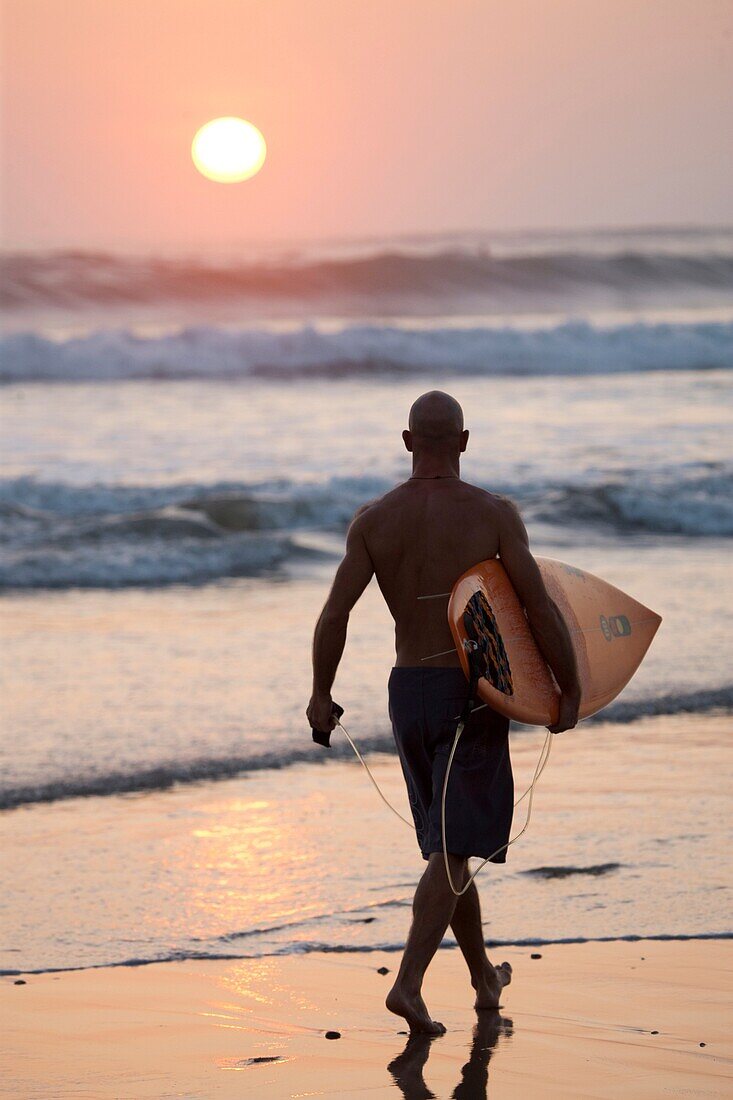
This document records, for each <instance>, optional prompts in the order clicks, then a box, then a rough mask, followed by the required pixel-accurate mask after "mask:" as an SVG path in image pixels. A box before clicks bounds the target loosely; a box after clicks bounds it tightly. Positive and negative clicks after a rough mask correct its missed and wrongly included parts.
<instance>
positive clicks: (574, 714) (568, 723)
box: [547, 692, 580, 733]
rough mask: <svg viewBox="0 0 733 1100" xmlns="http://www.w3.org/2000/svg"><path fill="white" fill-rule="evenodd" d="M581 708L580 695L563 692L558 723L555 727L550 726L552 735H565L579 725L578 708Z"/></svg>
mask: <svg viewBox="0 0 733 1100" xmlns="http://www.w3.org/2000/svg"><path fill="white" fill-rule="evenodd" d="M579 706H580V693H579V692H578V693H577V694H576V693H573V694H568V692H563V693H562V695H561V696H560V709H559V711H558V715H557V722H556V723H555V725H554V726H548V727H547V728H548V730H549V731H550V733H564V731H565V730H571V729H572V728H573V726H577V724H578V708H579Z"/></svg>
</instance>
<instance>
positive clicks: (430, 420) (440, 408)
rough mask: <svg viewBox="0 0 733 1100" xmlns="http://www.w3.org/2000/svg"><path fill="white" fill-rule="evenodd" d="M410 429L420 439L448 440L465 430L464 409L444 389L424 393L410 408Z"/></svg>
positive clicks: (453, 438) (426, 440)
mask: <svg viewBox="0 0 733 1100" xmlns="http://www.w3.org/2000/svg"><path fill="white" fill-rule="evenodd" d="M409 426H410V431H411V432H412V434H413V435H414V436H417V437H418V438H419V439H420V440H425V442H428V441H434V442H436V443H438V442H448V441H450V440H455V439H456V438H457V437H458V436H459V435H460V434H461V432H462V431H463V409H462V408H461V406H460V405H459V404H458V402H457V401H456V399H455V397H451V395H450V394H449V393H443V391H442V390H430V391H429V392H428V393H424V394H422V396H420V397H418V399H417V401H415V403H414V404H413V406H412V408H411V409H410V419H409Z"/></svg>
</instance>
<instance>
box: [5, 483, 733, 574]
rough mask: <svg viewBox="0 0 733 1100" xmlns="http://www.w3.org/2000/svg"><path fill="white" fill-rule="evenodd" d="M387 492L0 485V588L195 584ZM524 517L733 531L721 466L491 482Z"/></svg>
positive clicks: (261, 557) (320, 547)
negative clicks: (585, 479)
mask: <svg viewBox="0 0 733 1100" xmlns="http://www.w3.org/2000/svg"><path fill="white" fill-rule="evenodd" d="M389 488H391V483H390V482H389V481H387V480H385V479H382V478H377V477H351V478H346V477H345V478H331V479H330V480H327V481H324V482H321V483H315V484H314V483H310V482H306V483H302V484H300V483H297V482H292V481H287V480H280V481H271V482H262V483H259V484H247V483H243V482H221V483H218V484H215V485H196V484H182V485H172V486H152V487H143V486H124V485H105V484H94V485H90V486H84V487H80V486H73V485H68V484H64V483H63V482H47V481H37V480H36V479H35V478H33V477H27V476H25V477H18V478H9V479H6V480H4V481H0V589H3V588H4V589H29V588H119V587H129V586H162V585H171V584H201V583H205V582H208V581H212V580H216V579H218V578H222V577H239V576H252V575H256V574H258V573H262V572H263V571H270V570H275V569H280V568H281V567H282V566H283V565H284V564H285V563H286V562H288V561H290V560H292V559H294V558H297V557H307V556H313V555H323V554H324V553H334V552H338V550H339V549H340V539H333V538H332V539H331V540H329V539H328V538H327V537H326V538H325V539H324V538H323V537H320V536H328V534H329V533H335V534H338V535H339V536H340V535H341V534H342V533H343V531H344V530H345V528H346V526H347V525H348V523H349V521H350V519H351V517H352V516H353V514H354V512H355V510H356V509H357V508H358V507H359V506H360V505H362V504H364V503H366V502H367V501H369V500H371V499H373V498H375V497H377V496H379V495H380V494H382V493H384V492H386V491H387V490H388V489H389ZM493 488H494V489H495V490H497V491H499V492H502V493H506V494H508V495H509V496H512V497H513V498H514V499H515V500H516V501H517V502H518V504H519V505H520V507H521V508H522V511H523V513H524V515H525V518H526V519H527V520H541V521H544V522H546V523H549V524H558V525H561V526H563V525H564V526H567V524H568V522H569V521H571V522H573V523H582V524H591V525H592V524H596V525H599V524H600V525H604V526H606V527H613V528H615V529H616V530H621V531H623V532H625V533H634V532H654V533H657V534H669V535H673V534H682V535H687V536H691V537H714V536H717V537H726V536H731V535H733V493H732V492H731V489H732V488H733V471H731V470H730V469H728V468H727V467H726V466H724V465H723V464H722V463H707V464H696V465H691V466H681V467H678V468H672V469H670V470H664V471H661V472H650V471H629V472H627V473H626V474H618V475H616V476H615V477H614V479H613V480H606V481H603V482H601V483H599V484H595V485H575V484H560V485H558V484H554V483H547V482H541V481H532V479H530V478H527V479H525V480H523V481H522V482H518V483H517V484H511V483H508V482H507V483H502V484H497V485H494V486H493Z"/></svg>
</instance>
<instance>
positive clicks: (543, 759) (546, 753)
mask: <svg viewBox="0 0 733 1100" xmlns="http://www.w3.org/2000/svg"><path fill="white" fill-rule="evenodd" d="M336 725H337V726H338V727H339V728H340V729H341V730H342V731H343V733H344V735H345V737H346V740H347V741H348V742H349V744H350V745H351V747H352V749H353V750H354V752H355V753H356V755H357V757H358V759H359V761H360V762H361V764H363V766H364V768H365V770H366V773H367V775H368V776H369V778H370V779H371V781H372V783H373V785H374V788H375V790H376V792H377V794H378V795H379V797H380V798H381V799H382V802H384V804H385V806H388V807H389V809H390V810H391V811H392V813H393V814H396V815H397V817H398V818H399V819H400V821H404V823H405V825H409V827H410V828H411V829H413V830H414V829H415V825H414V823H413V822H412V821H408V820H407V818H406V817H403V816H402V814H401V813H400V812H399V810H396V809H395V807H394V806H393V805H392V803H391V802H390V801H389V799H388V798H387V797H386V796H385V795H384V794H383V792H382V789H381V787H380V786H379V784H378V783H377V781H376V779H375V778H374V776H373V775H372V773H371V769H370V768H369V765H368V764H367V762H366V760H365V759H364V757H363V756H362V755H361V753H360V752H359V750H358V748H357V747H356V744H355V743H354V741H353V740H352V738H351V735H350V734H349V731H348V730H347V729H346V727H345V726H344V725H343V723H342V722H340V721H339V720H338V719H336ZM464 725H465V722H464V721H459V723H458V728H457V729H456V734H455V737H454V738H453V747H452V748H451V751H450V756H449V757H448V764H447V766H446V769H445V779H444V780H443V795H442V800H441V813H440V823H441V832H442V834H443V858H444V860H445V870H446V874H447V875H448V882H449V884H450V888H451V890H452V891H453V893H454V894H455V895H456V897H460V896H461V894H465V892H466V890H467V889H468V888H469V886H470V885H471V883H472V882H473V880H474V879H475V878H476V875H477V874H478V873H479V871H480V870H481V868H482V867H484V866H485V865H486V864H487V863H488V862H489V860H491V859H493V858H494V856H497V855H498V854H499V852H503V851H504V850H505V849H506V848H508V847H509V845H510V844H514V842H515V840H519V838H520V836H522V834H523V833H525V832H526V830H527V827H528V826H529V822H530V818H531V816H532V799H533V798H534V790H535V787H536V785H537V781H538V779H539V778H540V776H541V775H542V772H543V771H544V770H545V766H546V764H547V761H548V760H549V758H550V748H551V746H552V734H551V733H550V731H549V730H548V731H547V736H546V737H545V741H544V744H543V746H542V749H541V750H540V755H539V758H538V760H537V766H536V768H535V770H534V775H533V777H532V782H531V783H530V785H529V786H528V787H527V790H526V791H525V792H524V794H521V795H520V796H519V798H518V799H517V800H516V802H515V803H514V809H516V808H517V806H518V805H519V803H520V802H522V801H523V800H524V799H525V798H526V797H527V795H529V805H528V807H527V817H526V818H525V822H524V825H523V826H522V828H521V829H520V830H519V832H518V833H517V834H516V835H515V836H513V837H512V838H511V840H509V841H507V843H506V844H502V846H501V848H497V849H496V851H495V852H492V853H491V855H490V856H487V857H486V859H484V860H483V861H482V862H481V863H479V865H478V867H477V868H476V870H475V871H474V872H473V873H472V874H471V875H470V876H469V878H468V880H467V881H466V882H465V884H464V886H463V888H462V889H460V890H457V889H456V887H455V885H454V883H453V877H452V875H451V872H450V864H449V862H448V849H447V846H446V839H445V796H446V792H447V790H448V777H449V776H450V769H451V765H452V763H453V757H454V756H455V752H456V749H457V747H458V741H459V739H460V736H461V734H462V733H463V728H464Z"/></svg>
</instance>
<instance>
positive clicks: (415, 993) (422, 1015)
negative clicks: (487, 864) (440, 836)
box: [386, 852, 467, 1035]
mask: <svg viewBox="0 0 733 1100" xmlns="http://www.w3.org/2000/svg"><path fill="white" fill-rule="evenodd" d="M448 860H449V863H450V872H451V878H452V879H453V881H454V882H456V883H460V884H461V885H463V883H464V881H465V878H466V869H467V860H466V858H465V857H464V856H454V855H451V854H450V853H449V854H448ZM457 900H458V899H457V898H456V895H455V894H454V893H453V891H452V890H451V888H450V883H449V882H448V876H447V875H446V873H445V863H444V860H443V853H442V852H432V853H431V854H430V857H429V859H428V865H427V867H426V869H425V871H424V873H423V876H422V878H421V879H420V881H419V883H418V885H417V890H416V891H415V898H414V901H413V903H412V925H411V926H410V932H409V935H408V937H407V943H406V944H405V953H404V955H403V956H402V962H401V964H400V969H399V971H398V974H397V978H396V980H395V983H394V985H393V986H392V989H391V990H390V992H389V994H388V996H387V1001H386V1004H387V1008H388V1009H389V1010H390V1012H394V1013H395V1014H396V1015H397V1016H404V1018H405V1019H406V1020H407V1022H408V1024H409V1025H410V1031H422V1032H425V1033H426V1034H428V1035H443V1034H444V1032H445V1028H444V1027H443V1025H442V1024H441V1023H438V1022H437V1020H432V1019H431V1018H430V1015H429V1013H428V1010H427V1008H426V1006H425V1002H424V1001H423V999H422V996H421V994H420V990H421V989H422V983H423V978H424V977H425V971H426V970H427V968H428V965H429V963H430V960H431V959H432V958H433V956H434V954H435V952H436V951H437V950H438V948H439V947H440V942H441V940H442V939H443V936H444V935H445V932H446V929H447V928H448V925H449V924H450V922H451V920H452V918H453V913H454V911H455V908H456V901H457Z"/></svg>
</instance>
